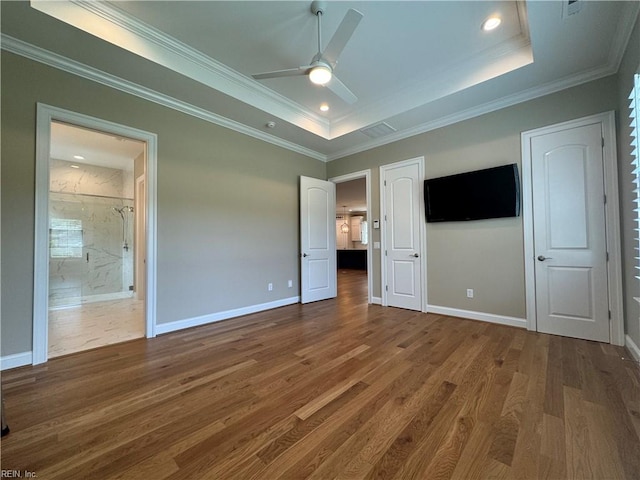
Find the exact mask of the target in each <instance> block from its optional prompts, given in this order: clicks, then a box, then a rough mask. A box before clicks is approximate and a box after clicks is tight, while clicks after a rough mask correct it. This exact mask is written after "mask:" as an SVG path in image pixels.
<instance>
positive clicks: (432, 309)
mask: <svg viewBox="0 0 640 480" xmlns="http://www.w3.org/2000/svg"><path fill="white" fill-rule="evenodd" d="M427 312H428V313H438V314H440V315H449V316H451V317H462V318H470V319H471V320H481V321H483V322H489V323H497V324H500V325H509V326H511V327H520V328H525V329H526V328H527V320H526V319H524V318H518V317H507V316H504V315H494V314H493V313H483V312H474V311H472V310H461V309H458V308H449V307H439V306H437V305H428V306H427Z"/></svg>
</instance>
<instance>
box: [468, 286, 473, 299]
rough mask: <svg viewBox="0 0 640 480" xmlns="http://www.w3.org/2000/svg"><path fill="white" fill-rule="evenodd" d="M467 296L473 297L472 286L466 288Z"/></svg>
mask: <svg viewBox="0 0 640 480" xmlns="http://www.w3.org/2000/svg"><path fill="white" fill-rule="evenodd" d="M467 298H473V288H467Z"/></svg>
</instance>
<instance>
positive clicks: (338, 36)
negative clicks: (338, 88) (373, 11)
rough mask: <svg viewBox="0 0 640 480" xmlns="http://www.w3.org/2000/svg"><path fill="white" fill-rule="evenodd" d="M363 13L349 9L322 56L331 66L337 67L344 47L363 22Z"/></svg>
mask: <svg viewBox="0 0 640 480" xmlns="http://www.w3.org/2000/svg"><path fill="white" fill-rule="evenodd" d="M363 16H364V15H362V13H360V12H359V11H357V10H354V9H353V8H351V9H349V11H348V12H347V14H346V15H345V16H344V18H343V19H342V22H341V23H340V26H339V27H338V29H337V30H336V33H334V34H333V37H331V40H329V43H328V44H327V48H325V49H324V52H322V56H323V58H324V59H326V60H327V61H328V62H330V63H331V64H333V65H335V63H336V62H337V61H338V57H339V56H340V54H341V53H342V50H344V47H345V46H346V45H347V42H348V41H349V39H350V38H351V36H352V35H353V32H354V31H355V30H356V27H357V26H358V24H359V23H360V20H362V17H363Z"/></svg>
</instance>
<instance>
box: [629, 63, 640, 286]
mask: <svg viewBox="0 0 640 480" xmlns="http://www.w3.org/2000/svg"><path fill="white" fill-rule="evenodd" d="M629 100H630V101H631V103H630V105H629V108H630V110H631V115H630V117H631V165H632V173H633V182H634V185H635V189H634V194H635V195H634V196H635V200H634V201H635V208H634V211H635V222H636V226H635V235H636V238H635V240H636V247H635V248H636V265H635V268H636V278H640V160H639V159H638V156H639V155H640V154H639V153H638V152H639V150H640V149H639V148H638V145H639V144H640V141H639V139H638V136H639V135H640V119H639V118H638V116H640V75H639V74H636V75H635V76H634V85H633V89H632V90H631V95H630V96H629Z"/></svg>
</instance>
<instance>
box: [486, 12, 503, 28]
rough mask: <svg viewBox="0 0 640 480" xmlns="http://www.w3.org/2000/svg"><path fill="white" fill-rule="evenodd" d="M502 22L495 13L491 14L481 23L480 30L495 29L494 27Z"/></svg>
mask: <svg viewBox="0 0 640 480" xmlns="http://www.w3.org/2000/svg"><path fill="white" fill-rule="evenodd" d="M501 23H502V19H501V18H500V17H498V16H496V15H493V16H491V17H489V18H487V19H486V20H485V21H484V22H483V23H482V30H484V31H485V32H489V31H491V30H495V29H496V28H498V27H499V26H500V24H501Z"/></svg>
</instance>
